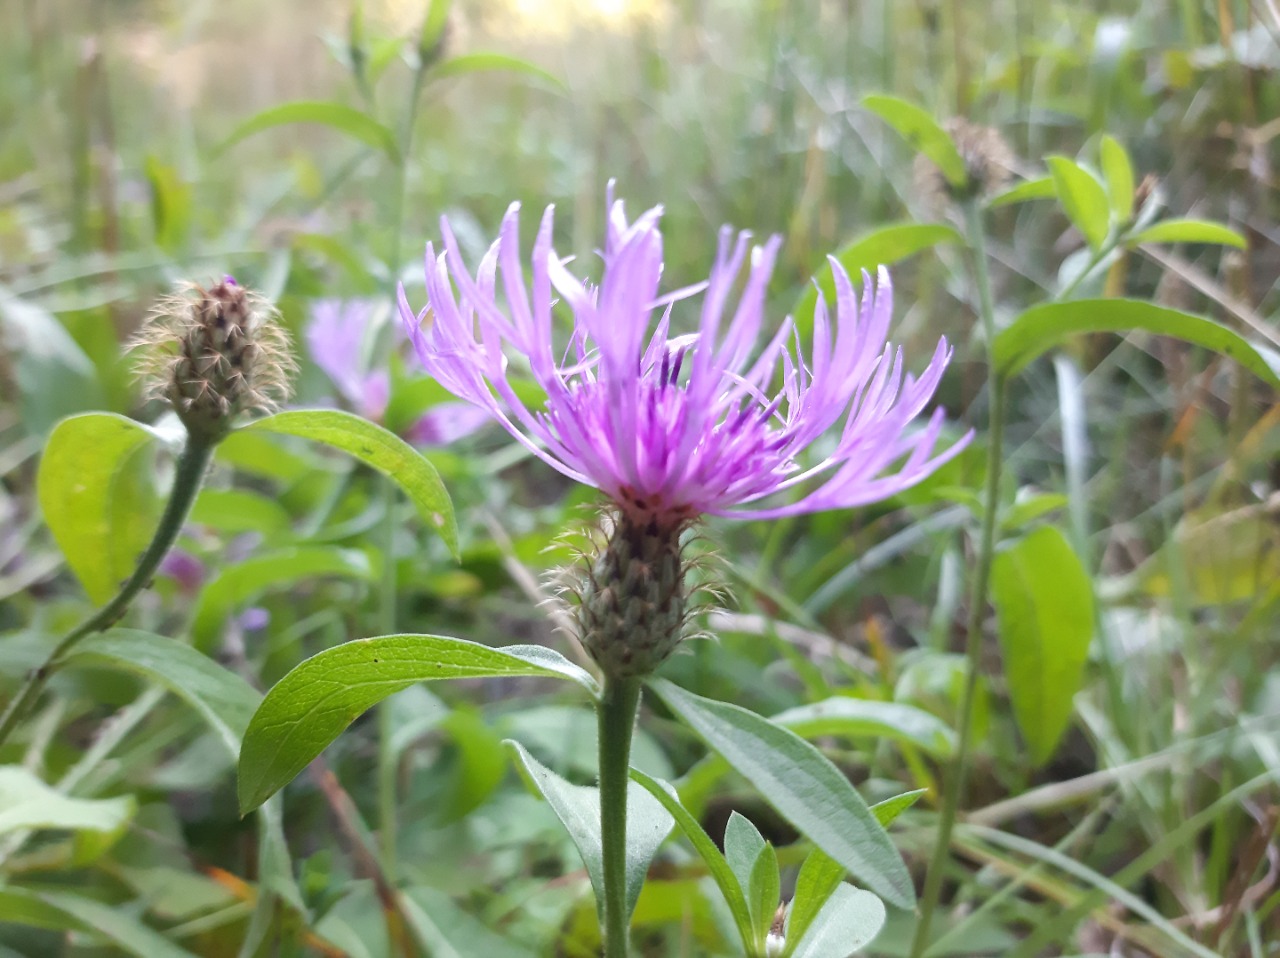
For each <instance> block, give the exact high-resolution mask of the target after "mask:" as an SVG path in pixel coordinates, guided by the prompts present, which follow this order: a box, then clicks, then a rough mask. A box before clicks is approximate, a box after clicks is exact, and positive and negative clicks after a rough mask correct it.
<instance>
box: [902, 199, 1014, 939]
mask: <svg viewBox="0 0 1280 958" xmlns="http://www.w3.org/2000/svg"><path fill="white" fill-rule="evenodd" d="M965 226H966V227H967V231H968V234H969V236H968V238H969V246H970V250H971V252H972V254H973V261H974V262H973V275H974V279H975V281H976V282H977V286H978V300H979V307H980V309H979V312H980V314H981V318H982V328H983V333H984V338H985V340H986V345H987V388H988V390H989V392H990V394H991V407H990V420H991V421H990V423H989V426H988V432H989V435H988V439H987V479H986V485H985V487H984V489H983V499H982V529H981V532H980V534H979V539H978V555H977V570H976V571H975V573H974V577H973V588H972V591H971V593H970V595H969V620H968V622H967V624H966V627H967V629H968V634H967V636H966V646H965V682H964V692H963V694H962V696H961V699H960V734H959V741H958V743H957V745H956V752H955V756H954V758H953V759H952V764H951V770H950V774H949V775H948V776H947V780H946V786H945V791H944V793H943V796H942V807H941V809H940V810H939V818H938V834H937V838H936V839H935V844H934V848H933V856H932V857H931V859H930V861H929V870H928V871H927V872H926V873H925V881H924V889H923V891H922V892H921V895H920V921H919V922H918V923H917V924H916V930H915V936H914V938H913V939H912V942H911V953H910V954H911V958H921V956H923V955H924V953H925V949H926V948H927V947H928V944H929V926H930V924H931V923H932V921H933V913H934V910H935V909H936V908H937V907H938V895H939V893H940V892H941V890H942V872H943V869H944V868H945V867H946V864H947V859H948V858H949V857H950V852H951V832H952V829H953V828H954V827H955V822H956V810H957V808H958V807H959V805H960V796H961V795H962V794H963V792H964V786H965V779H966V777H967V775H968V771H969V749H970V747H971V744H972V741H971V740H972V738H973V710H974V709H973V707H974V702H975V701H976V699H977V690H978V675H979V672H980V671H981V658H982V620H983V618H984V614H985V612H986V606H987V588H988V586H989V585H990V582H991V561H992V558H993V556H994V553H995V544H996V515H997V513H998V512H999V506H1000V467H1001V465H1002V462H1001V456H1002V448H1003V445H1004V414H1005V408H1004V407H1005V381H1004V377H1003V376H1001V375H1000V373H999V372H998V371H997V369H996V365H995V361H994V356H993V355H992V347H993V345H994V343H995V309H994V306H993V303H992V299H991V279H990V277H989V276H988V273H987V251H986V235H985V233H984V231H983V225H982V210H981V207H980V206H979V204H978V201H973V202H970V203H967V204H966V205H965Z"/></svg>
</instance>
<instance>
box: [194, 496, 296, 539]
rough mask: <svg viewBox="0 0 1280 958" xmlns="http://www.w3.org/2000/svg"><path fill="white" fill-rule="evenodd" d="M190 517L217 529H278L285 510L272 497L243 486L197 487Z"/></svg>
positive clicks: (287, 521)
mask: <svg viewBox="0 0 1280 958" xmlns="http://www.w3.org/2000/svg"><path fill="white" fill-rule="evenodd" d="M190 520H191V521H192V522H198V523H200V524H201V525H206V526H212V527H213V528H215V529H217V530H218V531H219V532H225V533H229V534H231V535H235V534H237V533H241V532H282V531H284V530H286V529H288V528H289V524H290V519H289V513H288V512H287V511H286V510H285V508H284V506H282V505H280V503H278V502H277V501H276V500H275V499H271V498H269V497H267V496H264V495H261V494H259V493H256V492H249V491H248V490H246V489H201V490H200V495H199V496H197V497H196V501H195V504H194V505H193V506H192V507H191V516H190Z"/></svg>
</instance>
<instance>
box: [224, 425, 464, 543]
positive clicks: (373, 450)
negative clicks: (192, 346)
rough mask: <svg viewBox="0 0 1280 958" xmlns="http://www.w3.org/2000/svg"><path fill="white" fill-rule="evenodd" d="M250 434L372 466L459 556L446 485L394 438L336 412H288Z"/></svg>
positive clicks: (433, 471) (250, 428) (453, 519)
mask: <svg viewBox="0 0 1280 958" xmlns="http://www.w3.org/2000/svg"><path fill="white" fill-rule="evenodd" d="M245 429H246V430H254V431H259V432H274V433H279V434H282V435H288V436H300V437H302V438H303V439H312V440H314V441H316V442H322V443H324V444H325V445H328V446H332V447H333V448H334V449H340V450H342V451H343V452H345V453H347V454H348V455H351V456H354V457H355V458H356V459H359V460H360V461H361V462H363V463H365V464H366V465H368V466H371V467H373V468H374V469H376V470H378V471H379V472H380V473H382V474H383V475H384V476H387V477H389V478H390V479H392V480H394V481H395V482H396V483H397V484H398V485H399V486H400V488H401V489H403V490H404V493H405V495H407V496H408V497H409V498H410V499H411V500H412V501H413V504H414V505H415V506H417V507H418V512H419V514H421V516H422V519H423V521H424V522H425V523H426V524H427V525H428V527H430V528H432V529H435V530H436V532H438V533H439V534H440V537H441V538H442V539H444V541H445V544H446V545H447V546H448V547H449V551H450V552H452V553H453V554H454V556H455V557H457V556H458V524H457V520H456V519H455V518H454V515H453V503H452V502H450V500H449V493H448V492H446V491H445V488H444V483H442V482H441V481H440V476H439V475H438V474H437V473H436V470H435V467H434V466H432V465H431V463H429V462H428V461H427V460H426V459H425V458H423V457H422V456H421V455H420V454H419V453H418V452H417V450H415V449H414V448H413V447H412V446H410V445H409V444H408V443H407V442H405V441H404V440H403V439H401V438H400V437H399V436H397V435H396V434H395V433H392V432H388V431H387V430H386V429H383V428H382V427H381V426H379V425H377V424H375V423H371V422H369V420H367V419H362V418H361V417H359V416H356V415H353V414H351V413H348V412H342V411H341V410H337V409H289V410H285V411H284V412H278V413H276V414H275V415H274V416H267V417H266V418H265V419H259V420H257V421H256V422H254V423H251V424H250V425H249V426H246V427H245Z"/></svg>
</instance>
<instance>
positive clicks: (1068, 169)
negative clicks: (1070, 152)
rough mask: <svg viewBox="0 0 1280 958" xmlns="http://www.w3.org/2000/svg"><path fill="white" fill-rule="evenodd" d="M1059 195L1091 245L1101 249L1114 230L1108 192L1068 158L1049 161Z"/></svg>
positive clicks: (1058, 157)
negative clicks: (1109, 233)
mask: <svg viewBox="0 0 1280 958" xmlns="http://www.w3.org/2000/svg"><path fill="white" fill-rule="evenodd" d="M1045 163H1046V164H1047V165H1048V167H1049V173H1050V174H1051V175H1052V176H1053V183H1054V186H1055V188H1056V189H1057V192H1058V202H1060V203H1061V204H1062V208H1063V210H1064V211H1066V214H1067V216H1068V217H1069V218H1070V220H1071V222H1072V223H1074V224H1075V226H1076V229H1078V230H1079V231H1080V232H1081V233H1082V234H1083V235H1084V238H1085V241H1086V242H1088V244H1089V246H1090V248H1092V249H1095V250H1096V249H1098V248H1099V247H1100V246H1101V245H1102V242H1103V240H1105V239H1106V238H1107V231H1108V230H1109V229H1110V228H1111V206H1110V204H1109V203H1108V201H1107V192H1106V190H1104V189H1103V188H1102V184H1101V183H1099V182H1098V180H1097V178H1096V177H1094V175H1093V174H1092V173H1090V172H1089V171H1088V170H1086V169H1085V168H1084V167H1082V166H1081V165H1080V164H1079V163H1077V162H1076V161H1075V160H1073V159H1071V158H1070V157H1066V156H1050V157H1047V158H1046V159H1045Z"/></svg>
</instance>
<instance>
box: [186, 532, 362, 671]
mask: <svg viewBox="0 0 1280 958" xmlns="http://www.w3.org/2000/svg"><path fill="white" fill-rule="evenodd" d="M328 575H336V576H346V577H349V578H354V579H372V578H373V576H374V569H373V567H372V566H371V565H370V564H369V557H368V556H367V555H366V554H365V553H363V552H357V551H355V550H354V549H338V548H335V547H332V546H299V547H297V548H293V549H279V550H277V551H275V552H268V553H264V554H263V555H259V556H254V557H253V558H251V559H245V560H244V561H243V562H237V563H234V564H232V565H227V566H224V567H223V569H222V571H221V572H219V573H218V574H217V575H216V576H215V577H214V578H213V579H211V580H210V581H209V583H208V584H207V585H206V586H205V587H204V588H203V589H202V590H201V591H200V597H199V598H198V599H197V600H196V609H195V613H194V614H193V616H192V619H191V638H192V642H193V643H194V644H195V647H196V648H197V649H202V650H203V649H209V648H212V647H213V645H214V644H215V643H216V642H217V639H218V634H219V632H220V631H221V629H222V626H223V623H224V622H225V621H226V620H227V618H228V617H229V616H230V615H231V612H232V610H233V609H234V608H235V607H236V606H237V605H239V604H241V603H243V602H246V601H248V600H249V599H251V598H252V597H254V596H257V595H260V594H261V593H263V592H265V591H266V590H267V589H271V588H275V587H278V586H282V585H292V584H293V583H295V582H297V581H299V580H300V579H309V578H314V577H316V576H328Z"/></svg>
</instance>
